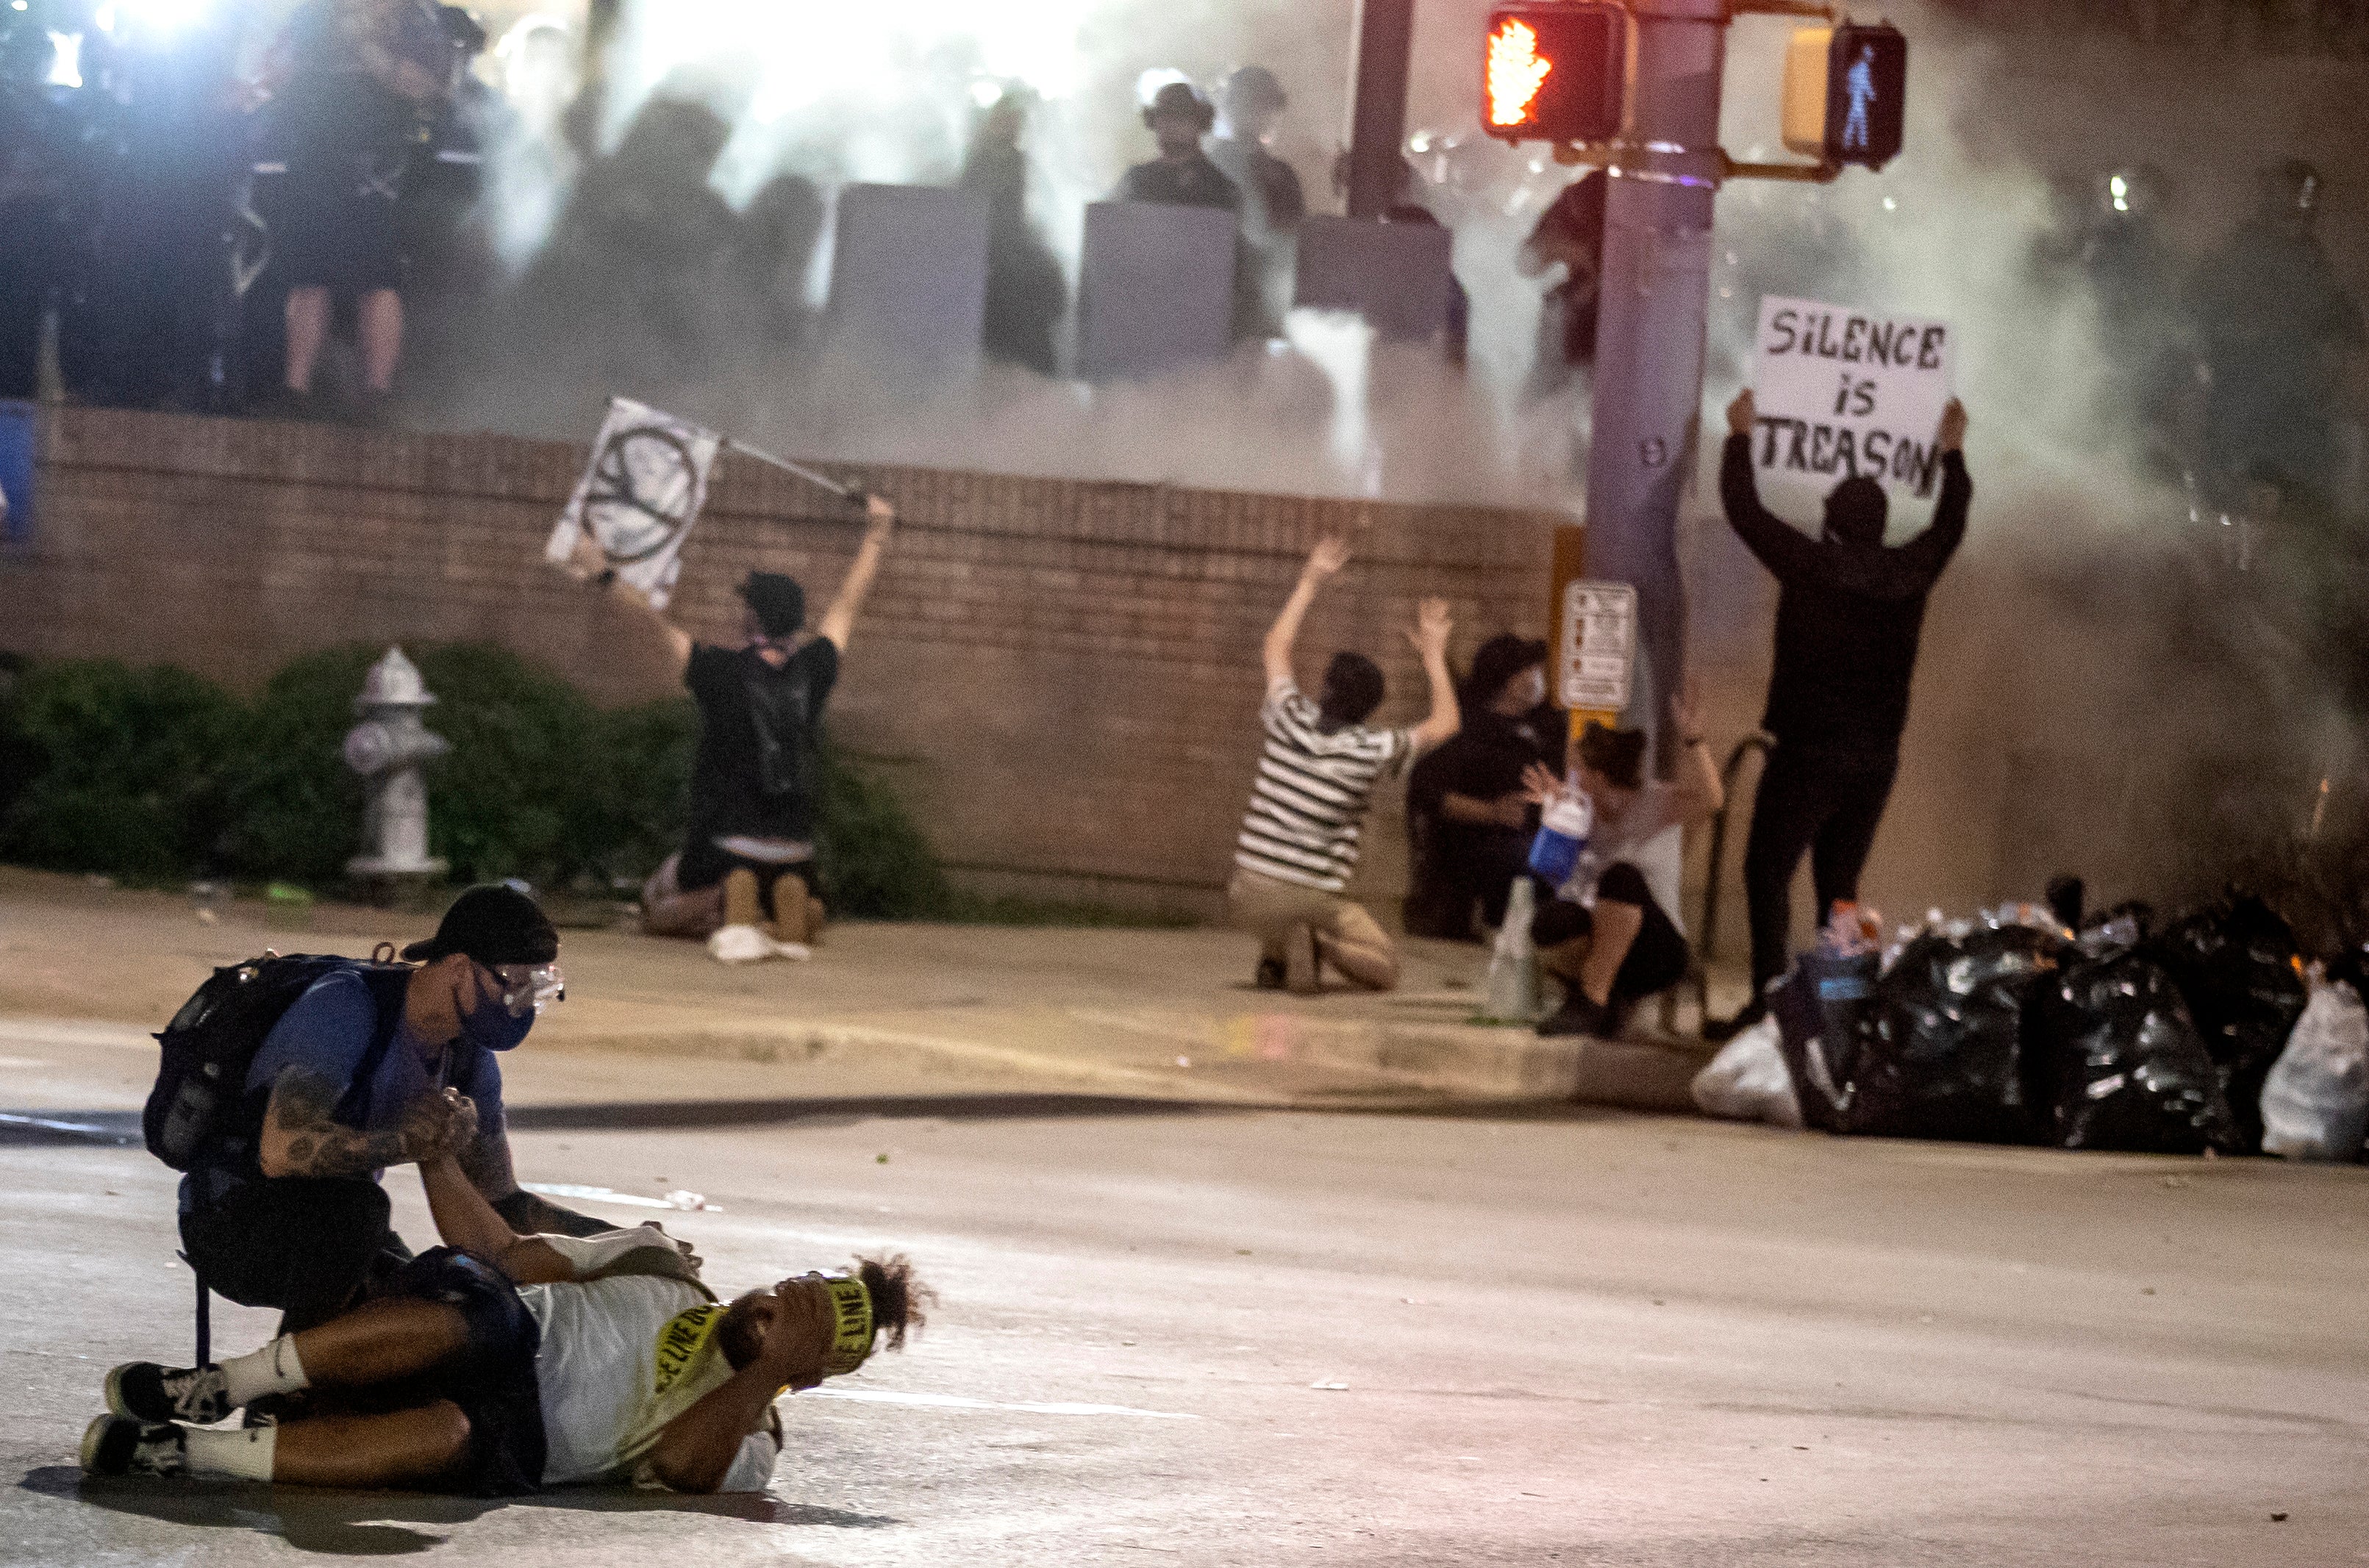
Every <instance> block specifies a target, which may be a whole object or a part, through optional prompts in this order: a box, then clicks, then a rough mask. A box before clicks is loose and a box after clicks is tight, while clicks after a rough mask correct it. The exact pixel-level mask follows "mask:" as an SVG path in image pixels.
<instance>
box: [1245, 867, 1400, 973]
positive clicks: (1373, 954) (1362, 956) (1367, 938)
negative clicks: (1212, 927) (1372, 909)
mask: <svg viewBox="0 0 2369 1568" xmlns="http://www.w3.org/2000/svg"><path fill="white" fill-rule="evenodd" d="M1226 910H1227V913H1228V914H1229V915H1230V917H1231V918H1232V920H1233V922H1234V924H1235V925H1236V926H1238V927H1240V928H1241V929H1242V930H1244V931H1247V932H1249V933H1252V934H1253V935H1254V936H1256V937H1257V938H1258V939H1259V957H1260V958H1261V959H1262V960H1265V959H1273V960H1275V961H1276V962H1279V963H1285V964H1288V962H1289V954H1290V943H1291V934H1292V932H1293V931H1294V929H1295V928H1297V927H1300V926H1305V927H1307V928H1308V930H1309V932H1310V934H1311V935H1312V936H1313V938H1314V940H1315V946H1316V956H1318V957H1319V958H1321V959H1322V960H1323V961H1324V962H1325V963H1328V964H1331V965H1332V966H1333V967H1334V968H1336V969H1338V970H1340V971H1341V973H1342V974H1344V975H1345V976H1347V977H1348V978H1349V979H1351V980H1352V981H1354V982H1356V984H1358V985H1361V986H1363V987H1365V988H1366V989H1367V990H1390V989H1391V988H1392V987H1393V986H1395V985H1397V984H1398V983H1399V956H1398V952H1397V950H1396V949H1395V948H1393V947H1392V946H1391V945H1390V933H1387V932H1385V931H1384V930H1382V927H1381V923H1380V922H1379V921H1377V920H1375V919H1374V917H1373V916H1372V915H1370V914H1368V913H1367V912H1366V910H1365V909H1364V908H1363V907H1362V906H1360V905H1357V904H1353V903H1351V902H1350V901H1349V900H1348V899H1346V898H1343V897H1341V896H1340V895H1339V894H1338V893H1320V892H1318V891H1317V890H1316V889H1315V888H1313V887H1300V886H1299V884H1298V883H1296V882H1282V881H1278V880H1276V878H1275V877H1272V876H1260V875H1259V874H1258V873H1257V872H1255V871H1245V870H1242V869H1240V868H1237V869H1236V870H1235V872H1234V878H1233V880H1232V881H1231V882H1229V883H1228V884H1226Z"/></svg>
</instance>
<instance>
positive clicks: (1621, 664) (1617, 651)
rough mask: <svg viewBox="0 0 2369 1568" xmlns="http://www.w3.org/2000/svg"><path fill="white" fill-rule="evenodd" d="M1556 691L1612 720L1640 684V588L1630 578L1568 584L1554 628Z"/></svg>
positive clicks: (1571, 704)
mask: <svg viewBox="0 0 2369 1568" xmlns="http://www.w3.org/2000/svg"><path fill="white" fill-rule="evenodd" d="M1555 670H1556V681H1555V687H1556V691H1555V695H1556V697H1557V698H1558V699H1559V700H1560V701H1561V702H1562V705H1563V706H1564V707H1566V708H1568V709H1570V710H1571V712H1572V715H1573V717H1574V723H1575V722H1576V721H1577V719H1578V716H1579V715H1583V714H1585V715H1595V716H1598V717H1602V718H1604V719H1605V720H1606V722H1608V723H1609V722H1610V721H1611V719H1613V718H1614V717H1617V716H1618V715H1619V713H1620V711H1621V710H1622V709H1623V708H1626V707H1627V706H1628V705H1629V698H1630V695H1631V692H1632V691H1633V689H1634V687H1635V685H1636V676H1637V590H1636V589H1633V588H1631V586H1630V585H1629V584H1627V583H1625V582H1590V581H1587V580H1585V579H1584V578H1583V579H1582V580H1580V581H1577V582H1572V583H1567V584H1565V585H1564V586H1563V590H1562V615H1561V616H1560V617H1559V623H1558V624H1557V626H1556V629H1555Z"/></svg>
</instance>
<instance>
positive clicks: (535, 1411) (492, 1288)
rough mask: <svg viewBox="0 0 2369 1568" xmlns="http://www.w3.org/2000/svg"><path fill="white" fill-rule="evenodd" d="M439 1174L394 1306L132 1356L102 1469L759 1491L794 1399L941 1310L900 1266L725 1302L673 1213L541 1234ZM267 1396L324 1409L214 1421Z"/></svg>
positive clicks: (791, 1282) (462, 1180)
mask: <svg viewBox="0 0 2369 1568" xmlns="http://www.w3.org/2000/svg"><path fill="white" fill-rule="evenodd" d="M442 1098H443V1099H444V1100H445V1101H446V1103H448V1104H453V1105H455V1106H456V1107H457V1106H460V1105H463V1104H466V1101H465V1100H464V1099H463V1098H462V1097H461V1096H460V1095H459V1094H458V1093H456V1092H453V1091H449V1090H448V1091H447V1092H446V1093H445V1094H444V1096H442ZM419 1174H420V1182H421V1185H423V1186H424V1187H425V1188H426V1190H427V1195H428V1207H429V1211H430V1213H431V1214H433V1215H434V1217H435V1220H436V1230H437V1233H438V1235H439V1236H440V1237H441V1239H442V1241H443V1243H444V1244H443V1245H442V1246H440V1247H435V1248H432V1249H430V1250H429V1252H427V1253H422V1254H421V1255H420V1256H419V1257H418V1258H416V1259H414V1260H412V1261H411V1262H410V1263H409V1264H406V1265H405V1266H404V1267H403V1269H401V1270H400V1271H399V1272H398V1274H397V1276H396V1277H395V1280H394V1282H393V1284H392V1286H391V1288H389V1289H388V1290H387V1291H386V1292H385V1293H384V1294H383V1295H382V1296H381V1297H379V1298H378V1299H373V1300H372V1301H370V1302H369V1303H367V1304H365V1305H363V1306H361V1307H360V1308H358V1309H356V1310H353V1311H350V1312H347V1313H345V1314H343V1315H341V1316H339V1317H338V1318H336V1319H334V1320H332V1321H331V1322H326V1323H322V1324H319V1325H316V1326H315V1327H313V1328H309V1329H304V1330H300V1331H296V1332H292V1333H281V1334H280V1336H279V1337H278V1338H276V1339H274V1340H272V1341H271V1342H270V1343H269V1344H268V1345H264V1346H262V1347H261V1348H260V1349H257V1350H255V1351H251V1352H249V1353H248V1354H246V1355H245V1356H228V1357H225V1358H223V1360H221V1361H219V1362H209V1363H207V1364H206V1365H204V1366H200V1367H167V1366H164V1365H161V1364H159V1363H157V1362H154V1361H132V1362H127V1363H125V1364H124V1365H122V1366H120V1367H118V1368H115V1369H114V1370H113V1371H111V1372H109V1374H108V1375H107V1381H106V1398H107V1407H108V1408H107V1413H105V1414H103V1415H100V1416H99V1417H98V1418H97V1420H95V1421H93V1422H92V1423H91V1424H90V1425H89V1427H88V1428H87V1429H86V1431H85V1433H84V1436H83V1444H82V1466H83V1470H84V1471H86V1473H88V1474H91V1475H96V1476H107V1477H138V1478H143V1479H144V1478H159V1479H167V1480H173V1481H195V1482H250V1483H253V1482H277V1483H281V1484H293V1485H299V1486H338V1487H348V1488H366V1487H387V1488H395V1487H400V1488H402V1489H404V1490H406V1491H429V1492H444V1493H456V1494H474V1495H476V1496H480V1497H514V1496H522V1495H527V1494H532V1493H536V1492H540V1491H543V1490H544V1489H545V1488H549V1487H557V1486H602V1485H607V1486H634V1487H637V1488H642V1489H650V1490H655V1489H663V1490H665V1491H669V1492H683V1493H716V1492H761V1491H763V1490H764V1489H765V1487H766V1485H767V1484H768V1483H769V1482H771V1481H772V1476H773V1468H774V1463H775V1461H776V1460H777V1459H779V1458H780V1456H781V1453H782V1449H783V1447H784V1430H783V1423H782V1416H781V1413H780V1411H779V1410H778V1408H777V1406H776V1402H777V1401H778V1400H779V1399H780V1398H781V1396H782V1395H784V1394H785V1393H790V1392H794V1391H805V1390H807V1389H811V1388H814V1387H815V1386H817V1385H818V1384H819V1383H820V1382H821V1381H822V1380H823V1379H825V1378H827V1377H835V1376H841V1375H843V1374H846V1373H849V1372H853V1371H854V1370H856V1369H857V1368H860V1367H862V1366H863V1365H864V1362H865V1361H866V1360H867V1359H869V1358H870V1356H872V1354H873V1353H874V1351H875V1349H877V1348H879V1347H880V1346H881V1345H882V1344H883V1343H884V1342H885V1344H886V1345H887V1348H888V1349H891V1350H901V1349H903V1348H904V1345H905V1340H906V1336H907V1335H908V1334H909V1333H911V1332H912V1331H915V1330H918V1329H920V1328H921V1326H922V1323H923V1321H924V1318H925V1316H926V1310H927V1308H928V1306H929V1304H930V1302H931V1300H932V1299H933V1293H932V1292H931V1290H930V1289H929V1288H928V1287H926V1286H924V1285H922V1284H921V1281H919V1280H918V1279H916V1278H914V1277H913V1270H912V1266H911V1265H910V1264H909V1263H907V1262H906V1260H905V1259H904V1258H903V1257H901V1256H890V1257H885V1258H882V1257H874V1258H858V1259H857V1260H856V1265H855V1267H854V1268H853V1269H852V1270H849V1271H847V1272H844V1273H835V1274H830V1275H823V1274H805V1275H800V1276H796V1277H795V1278H790V1279H784V1280H782V1281H781V1282H779V1283H778V1284H776V1285H774V1286H772V1287H771V1288H763V1289H757V1290H750V1291H748V1292H746V1293H744V1294H742V1295H740V1296H738V1297H737V1298H735V1299H733V1300H731V1301H729V1302H724V1301H719V1300H718V1299H716V1296H715V1292H714V1291H713V1290H711V1289H709V1288H707V1286H706V1284H705V1283H704V1281H703V1280H702V1279H701V1277H700V1263H699V1259H698V1257H697V1256H696V1255H695V1254H693V1253H692V1251H691V1249H690V1248H689V1247H688V1246H687V1245H685V1244H684V1243H682V1242H677V1241H675V1240H674V1239H672V1238H671V1237H669V1236H667V1235H666V1234H665V1233H664V1232H663V1231H660V1230H658V1228H657V1227H656V1226H654V1225H642V1226H635V1227H634V1228H633V1229H631V1230H610V1231H606V1232H603V1233H601V1234H600V1235H596V1236H590V1237H584V1238H576V1237H568V1236H552V1235H521V1234H520V1233H519V1231H518V1230H516V1229H515V1228H514V1227H513V1226H512V1225H511V1224H510V1223H509V1221H508V1220H506V1219H503V1218H502V1216H500V1215H499V1214H498V1213H497V1212H495V1210H494V1209H493V1207H491V1206H489V1205H488V1204H487V1203H486V1201H485V1198H484V1196H483V1195H482V1194H480V1193H479V1192H478V1191H477V1190H476V1188H475V1186H474V1185H471V1182H470V1180H469V1178H468V1177H467V1176H466V1175H464V1174H463V1173H462V1171H461V1170H460V1168H459V1166H458V1165H457V1163H456V1162H453V1161H452V1159H451V1158H449V1157H444V1158H439V1159H434V1160H430V1161H427V1162H423V1164H422V1165H421V1167H420V1173H419ZM315 1395H317V1397H315ZM267 1400H277V1401H281V1402H289V1401H294V1400H302V1401H303V1403H297V1404H294V1405H293V1406H292V1407H288V1408H285V1409H284V1413H280V1414H279V1415H277V1416H276V1418H275V1420H274V1421H272V1422H269V1423H264V1424H261V1425H256V1424H249V1425H246V1426H244V1427H223V1426H221V1425H217V1424H218V1423H220V1422H222V1421H223V1420H225V1419H227V1418H228V1417H229V1416H231V1415H232V1414H233V1413H236V1412H237V1411H239V1410H242V1409H244V1410H246V1411H248V1412H250V1413H252V1412H253V1411H254V1410H255V1409H256V1408H257V1405H258V1404H259V1403H261V1402H264V1401H267Z"/></svg>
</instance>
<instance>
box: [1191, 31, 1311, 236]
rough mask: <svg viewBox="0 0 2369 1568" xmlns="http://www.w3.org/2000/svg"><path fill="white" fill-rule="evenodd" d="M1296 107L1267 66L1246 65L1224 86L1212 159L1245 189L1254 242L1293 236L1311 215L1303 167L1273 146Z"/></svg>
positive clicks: (1245, 219) (1245, 216)
mask: <svg viewBox="0 0 2369 1568" xmlns="http://www.w3.org/2000/svg"><path fill="white" fill-rule="evenodd" d="M1290 106H1291V99H1290V98H1289V97H1287V96H1286V94H1285V93H1284V90H1283V84H1282V83H1281V82H1278V81H1276V79H1275V73H1274V72H1272V71H1270V70H1268V69H1267V68H1266V67H1265V66H1264V65H1245V66H1243V67H1242V68H1241V69H1240V70H1238V71H1236V72H1235V73H1234V74H1232V75H1230V76H1229V77H1227V78H1226V81H1225V85H1224V86H1222V87H1220V88H1219V90H1218V107H1219V111H1220V112H1221V113H1222V114H1223V115H1224V119H1223V120H1222V121H1221V122H1220V123H1219V126H1218V129H1217V134H1216V135H1214V136H1212V137H1210V138H1209V147H1208V155H1209V161H1210V162H1211V163H1213V164H1215V165H1217V166H1218V167H1219V168H1220V169H1222V170H1224V171H1225V175H1226V177H1227V178H1228V179H1230V180H1231V181H1233V183H1234V186H1235V189H1238V190H1240V191H1241V192H1242V228H1243V230H1244V232H1245V233H1247V234H1248V235H1250V237H1251V243H1252V244H1253V245H1254V246H1262V245H1265V244H1266V243H1267V242H1269V241H1270V240H1274V239H1279V238H1286V237H1288V236H1289V235H1290V234H1291V232H1292V231H1293V230H1294V229H1297V228H1298V227H1299V220H1300V219H1302V218H1304V217H1306V216H1308V198H1307V197H1306V196H1305V195H1304V194H1303V193H1302V192H1301V190H1300V189H1299V173H1298V171H1297V170H1295V169H1293V167H1292V166H1290V165H1289V164H1287V163H1285V162H1284V161H1283V160H1282V159H1281V158H1278V157H1276V155H1274V154H1273V153H1270V152H1268V151H1267V143H1268V142H1269V141H1270V140H1271V139H1272V138H1273V137H1274V135H1275V132H1276V124H1277V123H1278V122H1279V121H1280V120H1282V119H1283V111H1284V110H1285V109H1288V108H1289V107H1290Z"/></svg>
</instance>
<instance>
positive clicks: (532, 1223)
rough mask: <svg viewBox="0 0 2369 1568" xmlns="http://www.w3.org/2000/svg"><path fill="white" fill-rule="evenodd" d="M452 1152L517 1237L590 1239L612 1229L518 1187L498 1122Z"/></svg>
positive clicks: (604, 1221) (470, 1181)
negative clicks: (582, 1237) (581, 1237)
mask: <svg viewBox="0 0 2369 1568" xmlns="http://www.w3.org/2000/svg"><path fill="white" fill-rule="evenodd" d="M453 1153H454V1155H455V1157H456V1158H457V1159H458V1160H459V1161H460V1164H461V1173H462V1174H463V1175H465V1176H467V1177H468V1178H469V1185H471V1186H473V1187H475V1188H476V1189H477V1191H478V1193H479V1194H480V1195H481V1196H484V1198H485V1199H486V1202H487V1203H488V1204H489V1205H491V1206H492V1207H493V1211H494V1212H495V1213H496V1214H498V1215H499V1216H500V1217H501V1219H502V1220H503V1222H504V1223H506V1224H508V1225H509V1228H510V1229H511V1230H515V1231H517V1232H519V1233H520V1234H521V1235H525V1236H535V1235H544V1236H592V1235H598V1234H599V1233H600V1232H601V1231H603V1230H612V1229H614V1227H613V1226H612V1224H610V1223H609V1222H608V1221H606V1220H601V1219H593V1218H592V1217H591V1216H589V1215H587V1214H578V1213H577V1212H576V1211H575V1210H574V1209H572V1208H562V1207H559V1205H557V1204H555V1203H553V1202H551V1201H549V1200H548V1199H546V1198H544V1197H541V1196H537V1195H535V1194H533V1193H531V1192H528V1191H527V1190H526V1189H525V1188H523V1187H521V1186H520V1185H519V1184H518V1174H517V1173H516V1171H515V1170H513V1169H512V1167H511V1165H510V1140H509V1135H508V1133H507V1132H506V1131H505V1129H504V1128H503V1126H502V1124H501V1122H500V1121H499V1120H496V1121H493V1122H491V1123H490V1124H488V1125H486V1126H481V1127H478V1129H477V1136H476V1137H475V1139H472V1140H470V1142H469V1143H467V1144H466V1145H465V1146H463V1147H462V1148H460V1149H457V1150H453Z"/></svg>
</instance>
